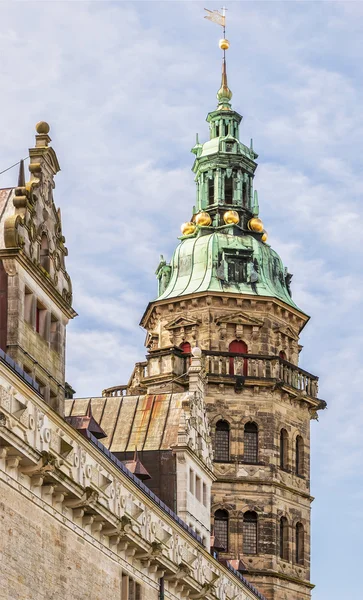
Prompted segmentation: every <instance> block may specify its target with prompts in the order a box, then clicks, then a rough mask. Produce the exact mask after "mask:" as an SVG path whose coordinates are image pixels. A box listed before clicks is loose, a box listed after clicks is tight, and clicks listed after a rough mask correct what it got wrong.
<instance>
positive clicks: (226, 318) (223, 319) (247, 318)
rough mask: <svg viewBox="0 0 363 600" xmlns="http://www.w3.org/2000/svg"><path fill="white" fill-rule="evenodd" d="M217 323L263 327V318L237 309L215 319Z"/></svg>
mask: <svg viewBox="0 0 363 600" xmlns="http://www.w3.org/2000/svg"><path fill="white" fill-rule="evenodd" d="M215 322H216V324H217V325H222V324H227V323H233V324H235V325H250V326H251V327H262V326H263V323H264V322H263V320H262V319H256V317H251V315H248V314H247V313H245V312H243V311H236V312H232V313H229V314H227V315H226V314H224V315H223V316H220V317H217V318H216V319H215Z"/></svg>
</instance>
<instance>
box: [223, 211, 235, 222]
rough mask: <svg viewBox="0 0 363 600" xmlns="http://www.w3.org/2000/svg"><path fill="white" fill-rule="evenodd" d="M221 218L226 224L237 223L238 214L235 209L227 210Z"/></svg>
mask: <svg viewBox="0 0 363 600" xmlns="http://www.w3.org/2000/svg"><path fill="white" fill-rule="evenodd" d="M223 220H224V222H225V224H226V225H237V223H239V215H238V212H236V211H235V210H227V212H225V213H224V215H223Z"/></svg>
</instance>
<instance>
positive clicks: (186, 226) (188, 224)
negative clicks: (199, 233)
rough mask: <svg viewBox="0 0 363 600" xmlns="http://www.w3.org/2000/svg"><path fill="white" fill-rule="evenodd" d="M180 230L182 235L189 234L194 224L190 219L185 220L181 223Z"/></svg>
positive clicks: (194, 227)
mask: <svg viewBox="0 0 363 600" xmlns="http://www.w3.org/2000/svg"><path fill="white" fill-rule="evenodd" d="M180 230H181V232H182V234H183V235H191V234H192V233H194V232H195V230H196V225H195V224H194V223H192V222H191V221H187V222H186V223H183V225H182V226H181V227H180Z"/></svg>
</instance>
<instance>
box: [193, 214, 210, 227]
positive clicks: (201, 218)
mask: <svg viewBox="0 0 363 600" xmlns="http://www.w3.org/2000/svg"><path fill="white" fill-rule="evenodd" d="M195 222H196V224H197V225H199V227H208V225H210V224H211V222H212V219H211V218H210V215H209V214H208V213H207V212H200V213H198V214H197V215H196V216H195Z"/></svg>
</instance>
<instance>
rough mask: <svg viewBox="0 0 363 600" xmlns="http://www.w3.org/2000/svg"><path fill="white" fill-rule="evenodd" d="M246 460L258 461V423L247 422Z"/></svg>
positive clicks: (245, 435)
mask: <svg viewBox="0 0 363 600" xmlns="http://www.w3.org/2000/svg"><path fill="white" fill-rule="evenodd" d="M243 459H244V462H247V463H257V461H258V427H257V425H256V423H246V425H245V429H244V455H243Z"/></svg>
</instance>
